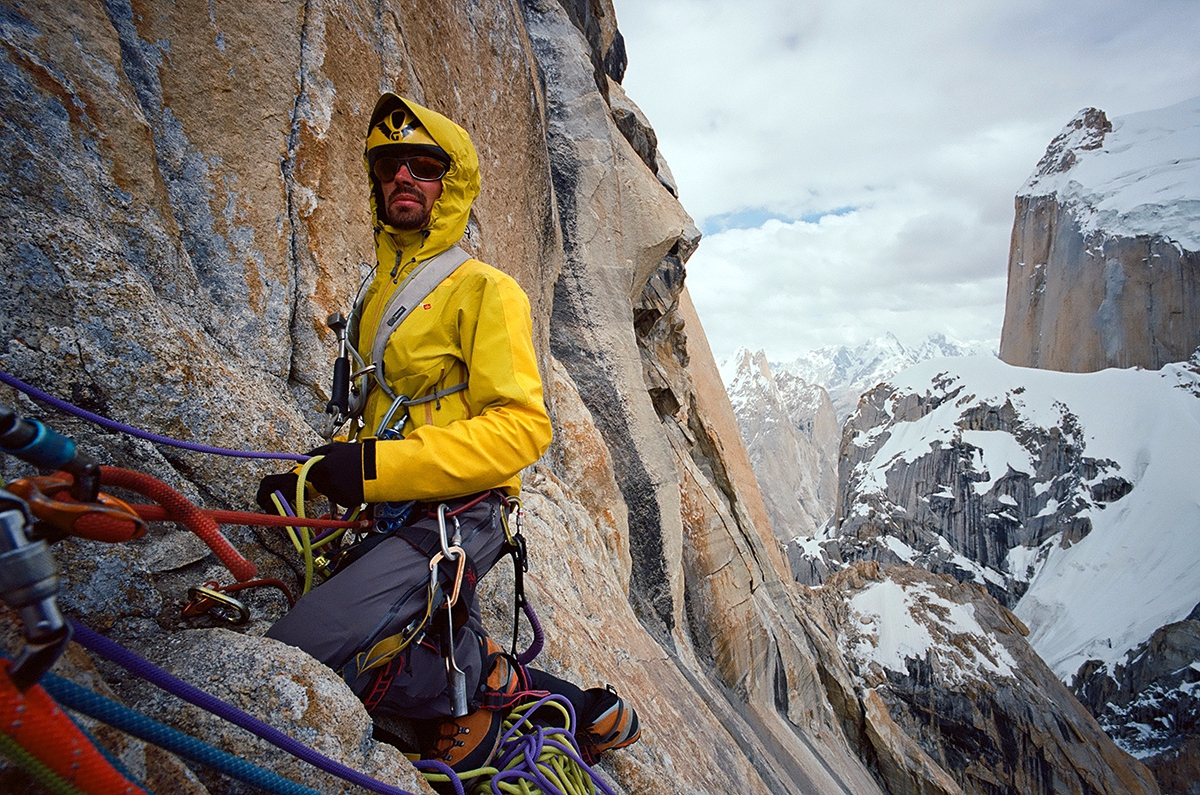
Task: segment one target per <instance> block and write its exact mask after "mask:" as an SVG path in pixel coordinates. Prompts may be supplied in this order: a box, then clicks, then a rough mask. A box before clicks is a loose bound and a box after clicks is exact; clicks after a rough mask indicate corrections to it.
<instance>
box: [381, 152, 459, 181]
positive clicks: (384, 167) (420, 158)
mask: <svg viewBox="0 0 1200 795" xmlns="http://www.w3.org/2000/svg"><path fill="white" fill-rule="evenodd" d="M400 166H408V173H409V174H412V178H413V179H416V180H420V181H421V182H437V181H438V180H439V179H441V178H442V177H444V176H446V171H448V170H449V168H450V167H449V166H447V165H446V164H445V163H443V162H442V161H441V160H438V159H437V158H436V157H427V156H425V155H414V156H412V157H381V158H379V159H378V160H376V161H375V164H374V165H373V166H371V170H372V171H374V172H375V176H376V177H377V178H378V179H379V182H380V183H382V184H386V183H388V182H391V181H392V180H393V179H395V178H396V172H398V171H399V170H400Z"/></svg>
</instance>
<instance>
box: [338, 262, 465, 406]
mask: <svg viewBox="0 0 1200 795" xmlns="http://www.w3.org/2000/svg"><path fill="white" fill-rule="evenodd" d="M470 258H471V255H470V254H468V253H467V252H465V251H463V250H462V249H461V248H459V247H458V246H451V247H450V248H448V249H446V250H445V251H443V252H442V253H441V254H438V255H437V256H436V257H431V258H430V259H427V260H425V262H423V263H421V264H420V265H418V266H417V269H416V270H414V271H413V272H412V273H410V274H409V275H408V277H407V278H405V280H404V283H403V284H401V285H400V287H399V288H398V289H397V290H396V292H395V293H393V294H392V297H391V298H389V299H388V302H387V304H386V305H385V306H384V307H383V312H382V313H381V314H380V316H379V325H378V326H377V327H376V328H375V339H374V340H372V341H371V361H370V362H369V363H370V364H374V365H375V382H376V383H378V384H379V386H380V387H381V388H382V389H383V393H384V394H385V395H387V396H388V397H389V398H391V399H392V400H395V399H396V393H394V392H393V391H392V388H391V387H389V386H388V384H387V379H385V378H384V375H383V351H384V348H386V347H387V342H388V339H389V338H390V337H391V336H392V333H393V332H395V331H396V329H397V328H399V327H400V324H401V323H403V322H404V319H405V318H407V317H408V316H409V315H410V314H412V311H413V310H414V309H415V308H417V307H418V306H420V305H421V303H422V302H423V301H424V300H425V299H426V298H427V297H428V296H429V294H430V293H432V292H433V291H434V290H435V289H436V288H437V286H438V285H439V284H441V283H442V281H443V280H445V278H446V277H447V276H449V275H450V274H451V273H454V271H455V270H457V269H458V266H459V265H462V264H463V263H464V262H466V261H467V260H469V259H470ZM356 314H357V312H356Z"/></svg>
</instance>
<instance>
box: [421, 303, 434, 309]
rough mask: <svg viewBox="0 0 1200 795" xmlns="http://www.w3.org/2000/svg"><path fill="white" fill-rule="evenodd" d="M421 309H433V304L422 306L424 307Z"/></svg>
mask: <svg viewBox="0 0 1200 795" xmlns="http://www.w3.org/2000/svg"><path fill="white" fill-rule="evenodd" d="M421 308H422V309H433V304H424V305H422V307H421Z"/></svg>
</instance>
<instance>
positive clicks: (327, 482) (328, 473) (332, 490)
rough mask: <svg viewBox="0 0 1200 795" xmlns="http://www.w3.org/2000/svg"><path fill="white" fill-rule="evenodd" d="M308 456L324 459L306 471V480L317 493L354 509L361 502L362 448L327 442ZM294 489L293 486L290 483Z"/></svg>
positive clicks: (348, 443)
mask: <svg viewBox="0 0 1200 795" xmlns="http://www.w3.org/2000/svg"><path fill="white" fill-rule="evenodd" d="M307 455H309V456H317V455H320V456H325V457H324V458H323V459H321V460H320V461H318V462H317V463H315V464H313V465H312V468H311V469H309V470H308V481H309V483H311V484H312V485H313V488H315V489H316V490H317V491H319V492H321V493H322V494H324V495H325V496H326V497H328V498H329V499H331V500H333V501H334V502H336V503H337V504H338V505H342V506H345V507H347V508H354V507H357V506H359V505H361V504H362V501H363V461H362V445H361V444H358V443H356V442H330V443H329V444H325V445H321V446H320V447H318V448H317V449H315V450H309V451H308V453H307ZM292 488H293V489H295V488H296V486H295V483H293V484H292Z"/></svg>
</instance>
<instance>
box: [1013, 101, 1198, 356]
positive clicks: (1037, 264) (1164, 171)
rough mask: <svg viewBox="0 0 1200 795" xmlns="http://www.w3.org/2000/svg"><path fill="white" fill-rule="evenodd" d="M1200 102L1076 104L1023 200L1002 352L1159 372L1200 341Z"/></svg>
mask: <svg viewBox="0 0 1200 795" xmlns="http://www.w3.org/2000/svg"><path fill="white" fill-rule="evenodd" d="M1198 148H1200V98H1198V99H1192V100H1188V101H1186V102H1183V103H1180V104H1179V105H1175V106H1173V107H1170V108H1164V109H1161V110H1155V111H1146V112H1143V113H1139V114H1132V115H1130V116H1127V117H1121V118H1118V119H1114V120H1113V121H1109V119H1108V118H1107V117H1106V116H1105V114H1104V112H1103V111H1100V110H1097V109H1095V108H1086V109H1084V110H1081V111H1080V112H1079V113H1078V114H1077V115H1076V116H1075V118H1074V119H1072V120H1071V121H1070V122H1069V123H1068V124H1067V126H1066V127H1065V128H1064V129H1063V131H1062V132H1061V133H1060V134H1059V135H1058V136H1057V137H1056V138H1055V139H1054V140H1053V141H1051V142H1050V145H1049V147H1047V149H1046V154H1045V156H1044V157H1043V158H1042V160H1041V161H1040V162H1039V163H1038V165H1037V168H1036V170H1035V171H1034V173H1033V175H1032V176H1031V177H1030V178H1029V180H1028V182H1026V184H1025V185H1024V186H1023V187H1022V189H1021V191H1020V192H1019V193H1018V195H1017V199H1016V220H1015V221H1014V222H1013V233H1012V246H1011V249H1010V252H1009V258H1008V296H1007V299H1006V300H1005V306H1004V327H1003V331H1002V332H1001V337H1000V358H1001V359H1003V360H1004V361H1006V362H1008V363H1009V364H1015V365H1018V366H1021V367H1038V368H1042V369H1047V370H1061V371H1064V372H1076V373H1086V372H1093V371H1096V370H1103V369H1105V368H1107V367H1146V368H1149V369H1153V370H1157V369H1158V368H1160V367H1162V366H1163V365H1164V364H1168V363H1170V362H1181V361H1185V360H1186V359H1187V358H1188V357H1190V356H1191V355H1192V352H1193V351H1195V350H1196V347H1197V346H1198V345H1200V254H1198V253H1197V248H1198V247H1200V237H1198V236H1197V232H1196V230H1197V229H1200V176H1198V175H1200V172H1197V171H1196V169H1195V167H1194V164H1195V160H1196V155H1197V150H1198Z"/></svg>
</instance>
